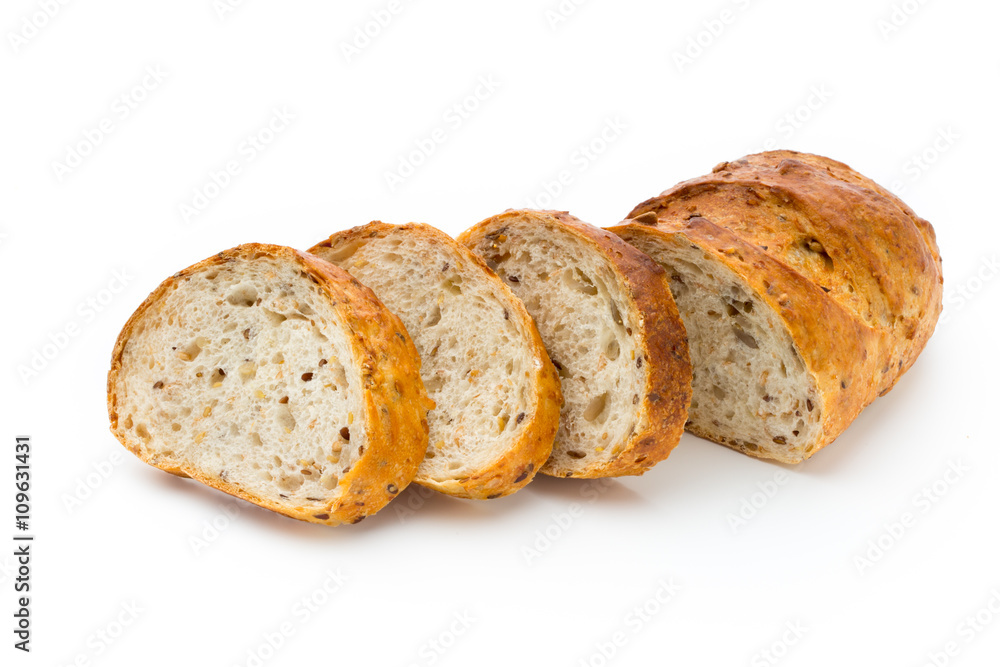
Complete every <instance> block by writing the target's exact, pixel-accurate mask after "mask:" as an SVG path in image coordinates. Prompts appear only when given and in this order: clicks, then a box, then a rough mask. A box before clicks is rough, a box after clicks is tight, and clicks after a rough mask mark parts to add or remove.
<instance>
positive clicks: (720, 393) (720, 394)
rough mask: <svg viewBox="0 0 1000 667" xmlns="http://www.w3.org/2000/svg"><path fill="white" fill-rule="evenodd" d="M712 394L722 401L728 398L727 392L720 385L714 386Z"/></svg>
mask: <svg viewBox="0 0 1000 667" xmlns="http://www.w3.org/2000/svg"><path fill="white" fill-rule="evenodd" d="M712 394H713V395H714V396H715V397H716V398H717V399H719V400H720V401H721V400H724V399H725V398H726V390H725V389H723V388H722V387H720V386H718V385H712Z"/></svg>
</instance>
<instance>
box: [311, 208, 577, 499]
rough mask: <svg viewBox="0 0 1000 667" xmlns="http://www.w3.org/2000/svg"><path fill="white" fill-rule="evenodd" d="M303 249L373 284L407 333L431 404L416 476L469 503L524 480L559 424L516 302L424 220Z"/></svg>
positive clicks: (554, 390) (547, 370) (548, 366)
mask: <svg viewBox="0 0 1000 667" xmlns="http://www.w3.org/2000/svg"><path fill="white" fill-rule="evenodd" d="M309 252H311V253H314V254H316V255H317V256H319V257H322V258H323V259H325V260H327V261H329V262H332V263H334V264H336V265H337V266H339V267H341V268H343V269H344V270H346V271H349V272H350V273H351V274H352V275H353V276H355V277H356V278H357V279H358V280H360V281H361V282H363V283H364V284H365V285H367V286H368V287H370V288H372V290H374V291H375V294H376V295H378V297H379V299H381V301H382V302H383V303H384V304H385V305H386V306H387V307H388V308H389V309H390V310H392V312H394V313H395V314H396V315H398V316H399V317H400V319H401V320H402V321H403V324H404V325H405V326H406V329H407V331H408V332H409V333H410V335H411V336H412V337H413V342H414V343H415V344H416V348H417V351H418V352H419V353H420V355H421V357H422V359H423V367H422V375H423V379H424V384H425V386H426V387H427V391H428V392H429V394H430V397H431V398H432V399H433V400H434V402H435V403H436V406H437V407H436V408H435V409H434V410H431V412H430V413H429V415H428V421H429V424H430V446H429V447H428V449H427V458H425V459H424V462H423V464H422V465H421V466H420V470H419V471H418V473H417V478H416V481H417V482H418V483H419V484H422V485H424V486H427V487H429V488H432V489H435V490H437V491H441V492H442V493H447V494H450V495H453V496H459V497H463V498H476V499H488V498H498V497H500V496H505V495H508V494H510V493H513V492H514V491H516V490H517V489H519V488H521V487H523V486H524V485H525V484H527V483H528V482H530V481H531V479H532V478H533V477H534V476H535V473H536V472H537V471H538V470H539V469H540V468H541V467H542V465H543V464H544V463H545V461H546V460H547V459H548V458H549V454H550V453H551V451H552V442H553V440H554V439H555V435H556V430H557V428H558V426H559V409H560V407H561V404H562V397H561V395H560V392H559V378H558V376H557V375H556V371H555V368H554V367H553V366H552V362H550V361H549V358H548V355H547V354H546V353H545V348H544V347H543V345H542V340H541V338H540V337H539V335H538V330H537V329H536V328H535V324H534V322H533V321H532V319H531V316H530V315H529V314H528V312H527V311H526V310H525V308H524V305H523V304H522V303H521V301H520V300H519V299H518V298H517V297H516V296H514V294H513V293H512V292H511V290H510V289H509V288H508V287H507V286H506V285H505V284H504V283H503V281H501V280H500V279H499V278H497V276H496V274H494V273H493V272H492V271H490V270H489V268H487V266H486V264H485V263H484V262H483V261H482V259H480V258H479V257H478V256H477V255H475V254H474V253H473V252H472V251H470V250H469V249H467V248H466V247H465V246H463V245H460V244H459V243H456V242H455V240H454V239H452V238H451V237H450V236H448V235H447V234H445V233H444V232H442V231H439V230H437V229H435V228H433V227H430V226H429V225H421V224H406V225H398V226H397V225H389V224H385V223H382V222H372V223H370V224H368V225H365V226H363V227H355V228H354V229H349V230H346V231H342V232H338V233H336V234H334V235H333V236H331V237H330V238H329V239H328V240H326V241H324V242H322V243H320V244H318V245H316V246H315V247H313V248H312V249H310V251H309Z"/></svg>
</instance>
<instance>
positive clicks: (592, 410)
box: [583, 392, 608, 424]
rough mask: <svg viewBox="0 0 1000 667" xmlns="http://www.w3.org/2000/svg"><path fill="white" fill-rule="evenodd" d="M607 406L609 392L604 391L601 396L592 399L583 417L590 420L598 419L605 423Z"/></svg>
mask: <svg viewBox="0 0 1000 667" xmlns="http://www.w3.org/2000/svg"><path fill="white" fill-rule="evenodd" d="M607 407H608V392H604V393H603V394H601V395H600V396H595V397H594V398H592V399H591V400H590V403H589V404H588V405H587V409H586V410H585V411H584V412H583V418H584V419H586V420H587V421H588V422H595V421H598V422H600V423H601V424H603V423H604V422H605V421H606V420H607ZM602 417H603V419H602Z"/></svg>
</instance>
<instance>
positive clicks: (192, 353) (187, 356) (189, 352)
mask: <svg viewBox="0 0 1000 667" xmlns="http://www.w3.org/2000/svg"><path fill="white" fill-rule="evenodd" d="M207 343H208V341H207V340H205V339H204V338H200V337H199V338H195V339H194V340H193V341H191V342H190V343H188V344H187V345H185V346H184V347H182V348H181V349H180V351H179V352H178V353H177V356H178V357H180V359H181V360H182V361H194V360H195V359H197V358H198V355H199V354H201V349H202V346H203V345H206V344H207Z"/></svg>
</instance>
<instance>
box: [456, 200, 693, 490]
mask: <svg viewBox="0 0 1000 667" xmlns="http://www.w3.org/2000/svg"><path fill="white" fill-rule="evenodd" d="M458 240H459V241H460V242H462V243H464V244H465V245H467V246H468V247H469V248H471V249H472V250H474V251H475V252H477V253H478V254H479V255H481V256H482V257H483V258H484V259H485V260H486V263H487V264H488V265H489V266H490V267H491V268H492V269H493V270H494V271H496V273H497V275H498V276H500V277H501V278H502V279H503V280H504V281H506V282H507V284H508V285H510V286H511V288H512V289H513V290H514V293H515V294H517V295H518V296H519V297H520V298H521V299H522V301H524V303H525V305H526V306H527V309H528V312H529V313H531V315H532V317H534V319H535V322H536V323H537V325H538V329H539V332H540V333H541V335H542V340H543V341H544V342H545V346H546V348H547V349H548V351H549V355H550V357H551V358H552V362H553V363H554V364H555V366H556V368H557V369H558V370H559V375H560V379H561V382H562V392H563V396H564V398H565V403H564V405H563V409H562V414H561V419H560V424H559V433H558V435H557V436H556V442H555V446H554V448H553V451H552V457H551V458H550V459H549V461H548V463H546V464H545V467H543V468H542V472H543V473H546V474H549V475H553V476H559V477H612V476H618V475H639V474H642V473H643V472H645V471H647V470H649V469H650V468H651V467H652V466H653V465H654V464H656V463H657V462H659V461H661V460H663V459H665V458H667V456H668V455H669V454H670V451H671V450H672V449H673V448H674V447H675V446H676V445H677V442H678V440H679V439H680V437H681V435H682V433H683V431H684V422H685V419H686V416H687V407H688V403H689V402H690V399H691V365H690V362H689V359H688V350H687V343H686V339H685V333H684V326H683V324H682V323H681V320H680V318H679V317H678V314H677V309H676V307H675V306H674V301H673V298H672V297H671V296H670V290H669V287H668V281H667V277H666V274H665V273H664V272H663V269H661V268H660V267H659V266H658V265H657V264H656V263H655V262H653V261H652V260H651V259H650V258H649V257H646V256H645V255H644V254H642V253H641V252H639V251H637V250H636V249H635V248H633V247H631V246H629V245H627V244H626V243H624V242H623V241H622V240H621V239H619V238H618V237H617V236H615V235H614V234H611V233H610V232H607V231H604V230H602V229H599V228H597V227H594V226H592V225H588V224H586V223H584V222H581V221H580V220H578V219H576V218H574V217H573V216H571V215H569V214H568V213H562V212H555V211H531V210H521V211H508V212H506V213H503V214H501V215H498V216H495V217H493V218H489V219H488V220H484V221H483V222H481V223H479V224H478V225H476V226H474V227H473V228H472V229H469V230H468V231H466V232H464V233H463V234H462V235H461V236H459V238H458Z"/></svg>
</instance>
